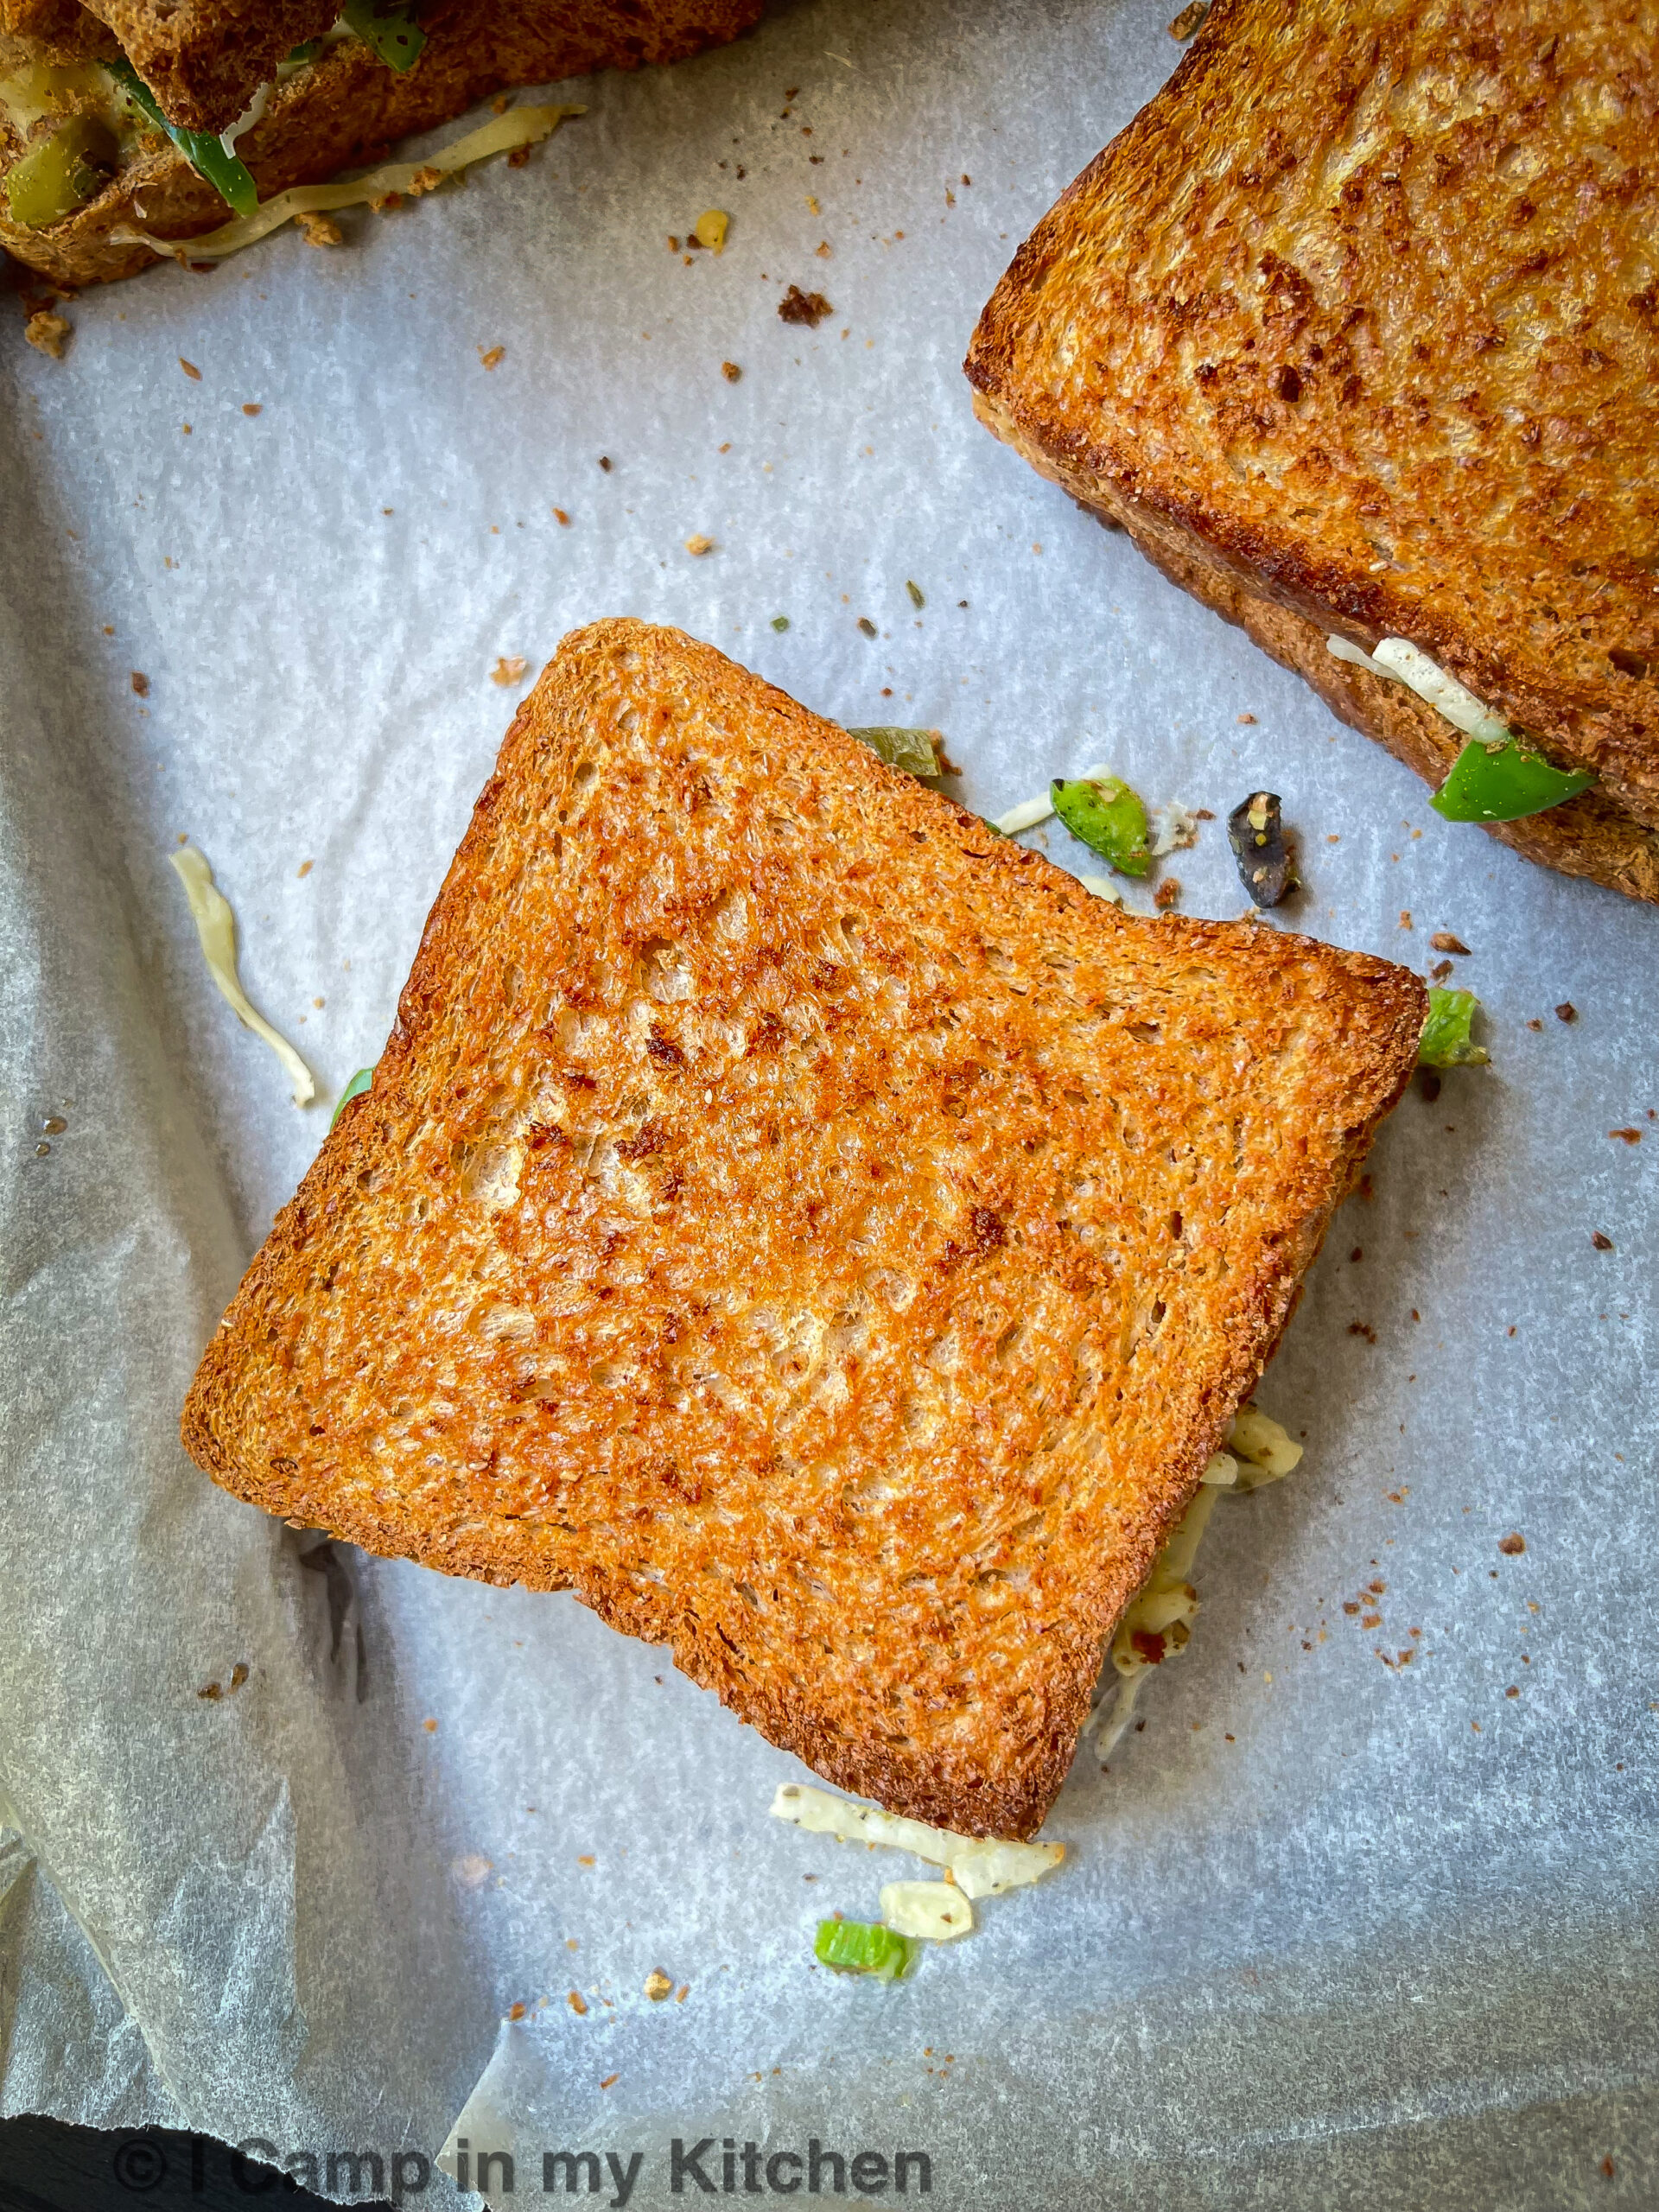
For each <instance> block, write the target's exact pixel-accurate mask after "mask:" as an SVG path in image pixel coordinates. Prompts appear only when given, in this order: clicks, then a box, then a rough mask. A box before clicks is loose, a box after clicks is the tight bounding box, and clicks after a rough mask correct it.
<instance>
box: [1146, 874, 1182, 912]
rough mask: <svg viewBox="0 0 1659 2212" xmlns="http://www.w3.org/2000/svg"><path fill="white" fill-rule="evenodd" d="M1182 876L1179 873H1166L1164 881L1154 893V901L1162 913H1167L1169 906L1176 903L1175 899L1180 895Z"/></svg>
mask: <svg viewBox="0 0 1659 2212" xmlns="http://www.w3.org/2000/svg"><path fill="white" fill-rule="evenodd" d="M1180 895H1181V879H1180V877H1179V875H1166V877H1165V878H1164V880H1163V881H1162V882H1161V883H1160V885H1159V887H1158V888H1157V889H1156V890H1155V891H1154V893H1153V894H1152V903H1153V905H1154V906H1156V907H1157V909H1158V911H1159V912H1160V914H1161V913H1166V912H1168V910H1169V908H1170V907H1172V906H1173V905H1174V904H1175V901H1176V900H1177V899H1179V897H1180Z"/></svg>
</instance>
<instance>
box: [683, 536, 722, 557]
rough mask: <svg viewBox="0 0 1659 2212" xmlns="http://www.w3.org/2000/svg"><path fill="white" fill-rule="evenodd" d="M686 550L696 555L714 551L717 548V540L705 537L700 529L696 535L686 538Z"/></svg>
mask: <svg viewBox="0 0 1659 2212" xmlns="http://www.w3.org/2000/svg"><path fill="white" fill-rule="evenodd" d="M685 550H686V551H687V552H688V553H690V554H693V555H696V556H701V555H702V554H704V553H712V552H713V551H714V550H715V541H714V539H713V538H712V537H704V536H703V535H702V531H698V532H697V534H696V537H688V538H687V539H686V541H685Z"/></svg>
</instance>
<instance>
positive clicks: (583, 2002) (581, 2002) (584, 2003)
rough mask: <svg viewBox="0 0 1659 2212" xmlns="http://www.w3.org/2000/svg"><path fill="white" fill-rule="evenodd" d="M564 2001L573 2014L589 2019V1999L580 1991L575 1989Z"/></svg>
mask: <svg viewBox="0 0 1659 2212" xmlns="http://www.w3.org/2000/svg"><path fill="white" fill-rule="evenodd" d="M564 2001H565V2003H566V2004H567V2005H569V2007H570V2010H571V2011H572V2012H578V2013H580V2014H581V2015H582V2018H584V2019H585V2018H587V2015H588V1999H586V1998H585V1997H584V1996H583V1995H582V1992H581V1991H580V1990H579V1989H573V1990H572V1991H571V1992H570V1993H569V1996H568V1997H567V1998H566V1999H565V2000H564Z"/></svg>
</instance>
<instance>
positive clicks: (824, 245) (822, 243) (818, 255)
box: [812, 238, 835, 261]
mask: <svg viewBox="0 0 1659 2212" xmlns="http://www.w3.org/2000/svg"><path fill="white" fill-rule="evenodd" d="M834 251H835V248H834V247H833V246H832V245H830V243H829V239H828V238H820V239H819V240H818V242H817V245H815V246H814V247H813V249H812V252H813V256H814V258H815V259H817V260H818V261H828V260H829V257H830V256H831V255H832V254H833V253H834Z"/></svg>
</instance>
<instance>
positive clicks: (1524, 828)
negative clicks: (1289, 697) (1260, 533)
mask: <svg viewBox="0 0 1659 2212" xmlns="http://www.w3.org/2000/svg"><path fill="white" fill-rule="evenodd" d="M974 411H975V413H976V415H977V416H979V418H980V420H981V421H982V423H985V424H986V426H987V428H988V429H992V430H995V433H996V435H998V436H999V437H1001V439H1002V440H1003V441H1004V442H1005V443H1007V444H1008V445H1011V446H1013V447H1014V450H1015V451H1016V452H1018V453H1020V454H1024V456H1025V458H1026V459H1027V461H1030V462H1031V463H1032V465H1033V467H1035V468H1036V469H1038V470H1039V473H1040V474H1043V475H1046V476H1048V477H1050V478H1052V480H1055V481H1056V482H1058V483H1062V484H1066V481H1067V480H1066V478H1065V475H1064V474H1062V473H1061V472H1060V471H1059V470H1058V469H1056V468H1055V467H1052V465H1051V463H1050V461H1049V459H1048V456H1047V455H1046V454H1044V453H1043V452H1042V451H1041V450H1040V448H1037V447H1035V446H1033V444H1032V443H1031V442H1030V440H1029V439H1027V437H1026V436H1025V435H1024V434H1023V433H1022V432H1021V431H1020V429H1018V428H1017V427H1016V426H1015V425H1014V423H1011V422H1009V421H1008V420H1007V418H1006V417H1004V416H1001V415H1000V414H999V412H998V410H996V408H995V406H994V404H993V403H992V402H991V401H990V400H989V399H988V398H987V397H986V396H985V395H984V394H983V393H982V392H976V393H975V395H974ZM1067 488H1068V489H1071V486H1070V485H1069V484H1068V485H1067ZM1097 489H1098V493H1099V496H1098V498H1097V499H1096V500H1093V501H1090V500H1087V499H1084V500H1082V501H1081V502H1080V504H1081V505H1083V506H1084V507H1085V508H1086V509H1087V510H1088V511H1089V512H1090V513H1092V514H1093V515H1094V516H1095V517H1096V519H1097V520H1098V521H1100V522H1103V523H1104V524H1107V526H1108V527H1109V528H1112V529H1119V530H1122V531H1126V532H1127V533H1128V536H1129V537H1131V538H1133V540H1134V541H1135V544H1136V545H1137V546H1138V547H1139V549H1140V550H1141V552H1142V553H1144V554H1145V555H1146V556H1147V560H1149V561H1150V562H1152V563H1153V564H1154V567H1156V568H1159V569H1162V571H1163V573H1164V574H1165V575H1166V576H1167V577H1168V578H1169V580H1170V582H1172V583H1176V584H1179V586H1180V587H1181V588H1182V590H1183V591H1188V592H1191V593H1192V596H1193V598H1194V599H1199V600H1202V601H1204V603H1205V606H1206V607H1212V608H1213V609H1214V610H1215V612H1216V613H1217V614H1220V615H1222V616H1224V618H1225V620H1228V621H1229V622H1232V623H1236V625H1237V626H1238V627H1239V628H1240V629H1241V630H1243V631H1244V632H1245V633H1246V634H1247V635H1248V636H1249V638H1251V639H1253V640H1254V641H1255V644H1256V645H1260V646H1261V647H1262V651H1263V652H1268V653H1271V654H1272V656H1273V658H1274V660H1276V661H1278V662H1279V663H1280V664H1281V666H1282V667H1285V668H1288V669H1291V670H1294V672H1295V673H1296V674H1297V675H1298V676H1300V677H1304V678H1305V679H1306V682H1307V683H1311V684H1312V685H1313V689H1314V690H1316V691H1317V692H1318V693H1319V696H1320V697H1321V698H1322V699H1323V700H1324V701H1325V704H1326V706H1328V707H1329V708H1330V709H1331V711H1332V714H1334V715H1338V716H1340V718H1341V719H1342V720H1343V721H1345V722H1346V723H1348V724H1349V725H1350V727H1351V728H1354V729H1357V730H1362V731H1363V733H1364V734H1365V735H1366V736H1367V737H1374V738H1376V741H1378V743H1379V744H1382V745H1385V746H1386V747H1388V749H1389V752H1390V753H1393V755H1394V757H1395V760H1401V761H1403V762H1404V764H1405V766H1407V767H1408V768H1410V769H1413V770H1414V771H1415V772H1416V773H1417V774H1418V775H1420V776H1421V778H1422V779H1423V780H1424V782H1425V783H1427V784H1433V785H1436V786H1437V787H1438V786H1439V785H1440V784H1442V783H1444V782H1445V780H1446V776H1447V774H1448V773H1449V772H1450V771H1451V768H1452V764H1453V762H1454V761H1455V760H1457V757H1458V754H1459V752H1460V751H1461V749H1462V747H1463V743H1464V741H1463V738H1462V737H1461V735H1460V734H1459V732H1458V731H1457V730H1456V729H1454V728H1452V724H1451V723H1450V722H1448V721H1446V717H1445V715H1437V714H1436V713H1435V711H1434V709H1433V708H1432V707H1431V706H1429V705H1428V704H1427V702H1426V701H1424V700H1422V699H1420V698H1419V697H1418V696H1417V695H1416V693H1415V692H1414V691H1410V690H1407V688H1406V687H1405V685H1404V684H1402V683H1389V682H1388V681H1387V679H1386V678H1384V677H1380V676H1373V675H1372V674H1371V672H1370V670H1369V669H1363V668H1356V667H1355V666H1354V665H1353V664H1352V663H1351V662H1349V661H1342V660H1338V658H1337V657H1336V655H1335V654H1334V653H1333V652H1331V650H1330V647H1329V645H1328V644H1327V642H1326V640H1327V639H1329V637H1330V636H1331V633H1332V618H1330V617H1328V616H1327V617H1325V618H1324V619H1321V620H1310V619H1309V618H1308V616H1306V614H1303V613H1299V612H1297V611H1296V609H1294V607H1288V606H1287V605H1286V604H1285V603H1284V602H1283V601H1281V600H1279V599H1275V598H1274V597H1273V596H1272V595H1271V594H1269V593H1267V592H1264V591H1262V590H1259V589H1256V588H1254V586H1253V582H1252V581H1251V580H1250V579H1249V578H1247V577H1245V576H1243V575H1241V574H1240V573H1239V571H1238V570H1237V569H1236V568H1235V567H1234V566H1233V564H1232V563H1230V562H1229V561H1226V560H1224V559H1222V558H1221V557H1220V556H1218V555H1217V552H1216V551H1215V550H1214V548H1213V547H1211V546H1209V545H1207V544H1205V542H1204V541H1203V539H1201V538H1199V537H1197V536H1196V535H1195V534H1194V533H1193V532H1192V531H1187V530H1184V529H1182V528H1181V527H1180V526H1179V524H1174V523H1171V522H1169V521H1168V520H1166V518H1164V517H1162V516H1160V515H1154V514H1150V513H1148V512H1146V511H1145V510H1144V509H1142V508H1140V507H1137V506H1136V505H1134V503H1133V502H1132V501H1130V500H1128V499H1124V498H1123V497H1122V495H1121V494H1120V493H1117V492H1116V489H1115V487H1113V486H1099V487H1097ZM1481 826H1482V827H1483V828H1484V829H1486V830H1487V831H1488V833H1489V834H1490V835H1491V836H1494V837H1497V839H1499V840H1500V842H1502V843H1503V844H1506V845H1510V846H1512V847H1513V848H1514V849H1515V850H1516V852H1518V853H1521V854H1522V855H1525V857H1526V858H1527V859H1528V860H1529V861H1538V862H1540V863H1541V866H1543V867H1545V868H1554V869H1556V870H1557V871H1558V872H1559V873H1560V874H1563V875H1581V876H1585V877H1587V878H1588V879H1589V880H1590V881H1591V882H1592V883H1599V884H1602V885H1604V886H1605V887H1606V888H1607V889H1608V890H1610V891H1620V892H1623V893H1624V895H1625V897H1626V898H1628V899H1649V900H1651V901H1654V902H1655V903H1659V829H1651V828H1649V826H1648V824H1647V823H1643V822H1638V821H1637V820H1636V819H1635V818H1634V817H1633V816H1631V815H1629V814H1626V813H1625V812H1624V810H1623V809H1622V808H1621V807H1619V806H1618V805H1617V804H1615V802H1614V801H1613V800H1612V799H1611V798H1608V796H1607V794H1606V793H1605V791H1600V790H1599V789H1598V790H1592V791H1585V792H1583V793H1582V794H1581V795H1580V797H1579V798H1575V799H1570V800H1569V801H1568V802H1567V804H1565V805H1563V806H1553V807H1551V808H1550V809H1549V810H1548V813H1545V814H1535V815H1530V816H1529V817H1526V818H1525V819H1524V820H1522V821H1520V822H1492V823H1484V824H1482V825H1481Z"/></svg>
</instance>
